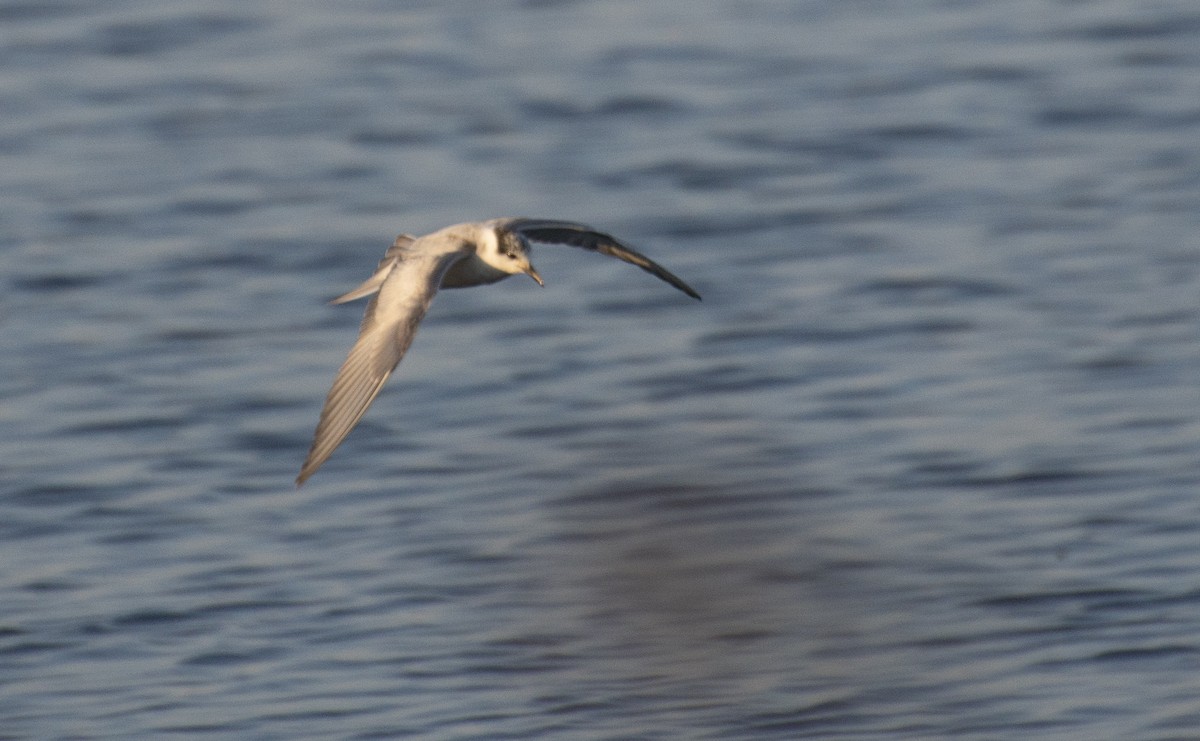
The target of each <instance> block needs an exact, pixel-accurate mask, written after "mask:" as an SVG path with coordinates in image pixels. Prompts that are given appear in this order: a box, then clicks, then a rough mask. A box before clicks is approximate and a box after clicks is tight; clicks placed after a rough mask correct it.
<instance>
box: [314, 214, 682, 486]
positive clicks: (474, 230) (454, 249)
mask: <svg viewBox="0 0 1200 741" xmlns="http://www.w3.org/2000/svg"><path fill="white" fill-rule="evenodd" d="M530 242H545V243H551V244H566V245H570V246H572V247H580V248H582V249H585V250H590V251H592V252H599V253H600V254H602V255H609V256H611V257H615V258H617V259H618V260H624V261H625V262H627V263H630V264H632V265H636V266H638V267H639V268H641V269H642V270H645V271H646V272H648V273H650V274H651V275H653V276H655V277H657V278H660V279H662V280H664V281H666V282H667V283H670V284H671V285H672V286H675V287H676V288H678V289H679V290H680V291H683V292H684V293H686V294H687V295H689V296H691V297H692V298H695V299H699V298H700V294H698V293H696V291H695V289H693V288H692V287H691V286H689V285H688V284H687V283H684V282H683V281H682V280H680V279H679V278H678V277H676V276H675V275H674V274H672V273H671V272H670V271H668V270H667V269H666V268H664V267H663V266H661V265H659V264H658V263H656V262H654V261H653V260H651V259H650V258H648V257H646V256H645V255H643V254H641V253H640V252H637V251H636V250H634V249H633V248H631V247H629V246H628V245H625V244H623V243H622V242H620V241H619V240H617V239H616V238H614V237H612V236H610V235H608V234H605V233H603V232H598V231H596V230H595V229H592V228H591V227H590V226H585V225H583V224H575V223H572V222H569V221H555V220H551V219H526V218H503V219H491V220H490V221H476V222H467V223H465V224H455V225H454V226H448V227H446V228H445V229H442V230H441V231H437V232H434V233H433V234H427V235H425V236H423V237H414V236H412V235H410V234H401V235H400V236H399V237H396V241H395V243H394V244H393V245H392V246H391V248H390V249H388V251H387V253H386V254H384V256H383V260H381V261H380V263H379V267H378V268H377V269H376V270H375V274H374V275H372V276H371V277H370V278H368V279H367V280H366V281H365V282H364V283H363V284H362V285H360V286H359V287H358V288H355V289H354V290H353V291H350V292H349V293H347V294H344V295H342V296H339V297H337V298H335V299H334V300H333V301H332V303H335V304H343V303H346V302H347V301H353V300H355V299H359V298H364V297H366V296H371V300H370V302H368V303H367V311H366V314H365V315H364V316H363V320H362V327H361V328H360V329H359V333H358V341H356V342H355V343H354V347H352V348H350V354H349V355H348V356H347V357H346V362H344V363H342V367H341V369H340V370H339V371H338V372H337V376H336V377H335V378H334V379H333V388H331V389H330V390H329V396H327V397H326V398H325V407H324V408H323V409H322V410H321V418H320V420H319V421H318V422H317V430H316V432H315V433H314V435H313V442H312V447H311V448H310V449H309V451H308V458H306V459H305V461H304V465H303V466H301V467H300V475H299V476H297V477H296V485H297V486H300V485H301V484H303V483H304V482H305V481H307V480H308V477H309V476H312V475H313V473H315V472H316V470H317V469H318V468H320V467H321V464H323V463H324V462H325V461H326V460H328V459H329V456H330V455H331V454H332V453H333V451H334V450H335V449H337V447H338V446H339V445H341V444H342V441H343V440H345V439H346V436H347V435H349V434H350V430H352V429H354V426H355V425H356V424H358V421H359V420H360V419H362V416H363V414H365V413H366V411H367V407H369V406H371V402H372V401H374V400H375V397H376V396H377V395H378V394H379V390H380V389H382V388H383V384H384V382H385V381H387V379H388V376H390V375H391V374H392V371H393V370H395V368H396V365H397V364H399V362H400V359H401V358H403V357H404V353H405V352H406V351H407V350H408V346H409V345H411V344H412V341H413V336H414V335H415V334H416V333H417V325H419V324H420V323H421V319H422V318H424V316H425V312H427V311H428V310H429V304H430V302H432V301H433V296H434V294H436V293H437V291H438V288H469V287H470V286H480V285H485V284H487V283H495V282H496V281H498V280H503V279H504V278H507V277H508V276H510V275H516V274H518V273H525V274H526V275H528V276H529V277H530V278H533V279H534V280H536V281H537V282H538V284H540V285H544V284H543V283H542V277H541V276H540V275H538V273H537V271H536V270H534V269H533V265H532V264H530V262H529V243H530Z"/></svg>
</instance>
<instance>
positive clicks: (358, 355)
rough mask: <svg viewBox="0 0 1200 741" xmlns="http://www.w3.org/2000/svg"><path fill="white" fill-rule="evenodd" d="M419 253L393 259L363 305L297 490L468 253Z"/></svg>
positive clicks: (378, 384)
mask: <svg viewBox="0 0 1200 741" xmlns="http://www.w3.org/2000/svg"><path fill="white" fill-rule="evenodd" d="M390 252H391V251H390V250H389V253H390ZM422 252H424V253H425V254H421V253H416V254H413V253H410V254H407V255H405V257H404V259H402V260H400V259H397V260H395V261H394V264H392V265H391V266H390V267H388V268H387V271H388V272H387V274H386V275H385V276H384V277H383V279H382V280H381V281H380V286H379V287H378V291H379V295H377V296H375V297H374V298H373V299H371V302H370V304H368V305H367V312H366V316H364V317H363V323H362V327H361V329H360V330H359V334H358V341H357V342H355V343H354V347H352V348H351V349H350V354H349V355H348V356H347V357H346V362H344V363H342V367H341V369H340V370H338V372H337V376H336V377H334V379H333V387H332V388H331V389H330V390H329V395H328V396H327V397H326V398H325V406H324V408H323V409H322V410H321V418H320V420H319V421H318V422H317V429H316V432H315V433H314V435H313V442H312V447H311V448H310V449H309V451H308V457H307V458H306V459H305V461H304V465H303V466H301V467H300V475H299V476H297V477H296V485H297V486H300V485H301V484H303V483H304V482H305V481H306V480H308V477H310V476H312V475H313V473H315V472H316V470H317V469H318V468H320V467H321V464H323V463H324V462H325V461H326V460H328V459H329V456H330V455H332V454H333V451H334V450H336V449H337V447H338V446H339V445H341V444H342V441H343V440H345V439H346V436H347V435H349V434H350V431H351V430H353V429H354V426H355V425H357V424H358V421H359V420H360V419H362V417H363V415H364V414H366V412H367V408H368V407H370V406H371V402H372V401H374V400H375V397H376V396H378V395H379V392H380V390H382V389H383V384H384V383H385V382H386V381H387V379H388V376H390V375H391V374H392V371H393V370H395V368H396V366H397V365H398V364H399V363H400V359H401V358H403V357H404V353H405V352H407V351H408V347H409V345H411V344H412V341H413V337H415V336H416V333H417V327H418V325H420V323H421V320H422V319H423V318H424V317H425V313H426V312H427V311H428V310H429V304H430V303H431V302H432V301H433V297H434V295H436V294H437V289H438V286H439V285H440V284H441V281H442V276H443V275H444V274H445V272H446V270H447V269H449V267H450V266H451V265H453V264H454V263H455V262H457V261H458V260H461V259H462V258H463V257H465V256H466V255H467V254H468V253H467V252H466V251H465V250H464V249H463V247H462V245H461V244H456V245H453V246H452V247H451V246H447V248H446V249H444V250H441V249H431V250H423V251H422ZM381 270H382V268H381ZM368 282H369V281H368ZM368 293H369V291H368ZM364 295H367V294H364Z"/></svg>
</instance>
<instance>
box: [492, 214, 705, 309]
mask: <svg viewBox="0 0 1200 741" xmlns="http://www.w3.org/2000/svg"><path fill="white" fill-rule="evenodd" d="M500 225H501V227H502V228H507V229H511V230H513V231H515V232H518V233H519V234H521V235H523V236H524V237H526V238H528V239H531V240H533V241H535V242H547V243H550V244H565V245H570V246H572V247H579V248H582V249H585V250H590V251H592V252H599V253H600V254H602V255H608V256H609V257H615V258H617V259H618V260H623V261H625V262H627V263H629V264H630V265H636V266H638V267H639V268H641V269H642V270H645V271H646V272H647V273H650V274H651V275H653V276H654V277H656V278H658V279H659V280H662V281H665V282H667V283H669V284H671V285H672V286H674V287H675V288H678V289H679V290H680V291H683V292H684V293H686V294H687V295H689V296H691V297H692V298H694V299H697V300H699V299H700V294H699V293H697V292H696V289H694V288H692V287H691V286H689V285H688V284H687V283H684V282H683V280H682V279H681V278H679V277H678V276H677V275H675V274H674V273H672V272H671V271H669V270H667V269H666V268H664V267H663V266H662V265H659V264H658V263H656V262H654V261H653V260H651V259H650V258H648V257H646V256H645V255H643V254H642V253H640V252H638V251H637V250H635V249H633V248H632V247H630V246H629V245H627V244H625V243H623V242H621V241H620V240H619V239H617V238H616V237H614V236H612V235H611V234H605V233H604V232H598V231H596V230H595V229H593V228H592V227H590V226H587V225H586V224H576V223H574V222H571V221H557V220H554V219H525V218H514V219H504V220H501V222H500Z"/></svg>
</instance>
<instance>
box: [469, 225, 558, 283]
mask: <svg viewBox="0 0 1200 741" xmlns="http://www.w3.org/2000/svg"><path fill="white" fill-rule="evenodd" d="M476 254H477V256H478V257H479V259H481V260H483V261H484V262H486V263H487V264H488V265H490V266H492V267H493V268H496V269H497V270H500V271H502V272H505V273H508V274H509V275H516V274H517V273H525V274H526V275H528V276H529V277H530V278H533V279H534V280H536V281H537V282H538V285H542V286H544V285H546V284H545V283H543V282H542V276H540V275H538V272H537V271H536V270H534V269H533V264H532V263H531V262H530V261H529V243H528V242H526V241H525V238H524V237H522V236H521V235H520V234H518V233H516V232H511V231H507V230H504V229H496V228H489V229H486V230H484V234H483V239H482V240H481V244H480V245H479V250H478V252H477V253H476Z"/></svg>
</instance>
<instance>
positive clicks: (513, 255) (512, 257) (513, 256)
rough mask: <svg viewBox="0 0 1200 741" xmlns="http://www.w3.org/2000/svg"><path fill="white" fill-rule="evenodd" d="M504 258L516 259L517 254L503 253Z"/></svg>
mask: <svg viewBox="0 0 1200 741" xmlns="http://www.w3.org/2000/svg"><path fill="white" fill-rule="evenodd" d="M504 256H505V257H507V258H508V259H509V260H516V259H517V254H516V253H515V252H505V253H504Z"/></svg>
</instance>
